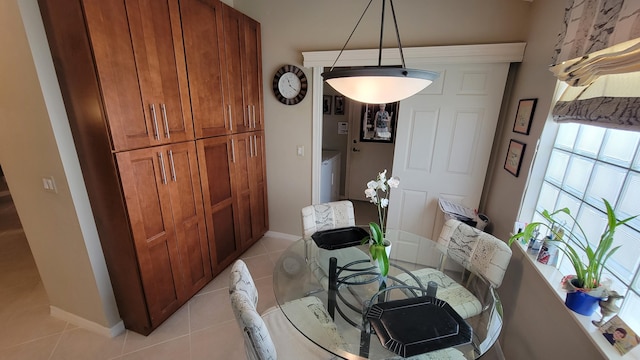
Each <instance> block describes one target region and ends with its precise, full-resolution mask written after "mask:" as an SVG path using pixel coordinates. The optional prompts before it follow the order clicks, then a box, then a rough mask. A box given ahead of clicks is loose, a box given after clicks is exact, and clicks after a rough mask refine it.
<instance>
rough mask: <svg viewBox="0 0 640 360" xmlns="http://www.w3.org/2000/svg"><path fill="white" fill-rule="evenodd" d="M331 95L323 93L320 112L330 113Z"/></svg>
mask: <svg viewBox="0 0 640 360" xmlns="http://www.w3.org/2000/svg"><path fill="white" fill-rule="evenodd" d="M332 99H333V96H331V95H323V96H322V113H323V114H324V115H331V100H332Z"/></svg>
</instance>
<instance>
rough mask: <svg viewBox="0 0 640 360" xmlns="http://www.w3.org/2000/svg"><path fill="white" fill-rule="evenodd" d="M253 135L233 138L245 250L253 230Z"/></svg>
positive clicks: (236, 191)
mask: <svg viewBox="0 0 640 360" xmlns="http://www.w3.org/2000/svg"><path fill="white" fill-rule="evenodd" d="M252 135H253V134H252V133H244V134H238V135H234V136H233V141H234V159H233V172H234V174H235V179H236V184H235V193H236V202H237V204H238V214H237V215H238V221H239V223H238V234H239V236H240V246H241V247H242V248H243V249H244V248H245V247H246V246H248V245H249V244H251V243H252V240H253V234H252V232H253V229H252V227H251V224H252V222H253V219H252V218H251V186H252V185H251V183H252V179H251V178H250V176H251V166H252V163H251V158H252V155H253V151H254V150H253V140H252V139H253V136H252Z"/></svg>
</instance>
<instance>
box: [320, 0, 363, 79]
mask: <svg viewBox="0 0 640 360" xmlns="http://www.w3.org/2000/svg"><path fill="white" fill-rule="evenodd" d="M372 2H373V0H369V3H368V4H367V7H366V8H364V11H363V12H362V15H360V19H358V22H357V23H356V26H354V28H353V30H351V34H349V38H347V41H345V43H344V45H343V46H342V49H340V52H339V53H338V56H337V57H336V61H334V62H333V65H331V69H329V71H332V70H333V68H334V67H335V66H336V64H337V63H338V59H340V55H342V52H343V51H344V49H345V48H346V47H347V44H348V43H349V40H351V37H352V36H353V33H355V32H356V29H357V28H358V25H360V22H361V21H362V18H363V17H364V14H366V13H367V10H369V6H371V3H372Z"/></svg>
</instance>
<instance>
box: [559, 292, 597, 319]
mask: <svg viewBox="0 0 640 360" xmlns="http://www.w3.org/2000/svg"><path fill="white" fill-rule="evenodd" d="M600 300H601V299H600V298H597V297H594V296H591V295H589V294H587V293H586V292H582V291H574V292H570V293H567V297H566V299H565V300H564V303H565V305H567V307H568V308H569V309H571V310H572V311H574V312H577V313H578V314H581V315H586V316H591V315H593V312H594V311H596V309H597V308H598V301H600Z"/></svg>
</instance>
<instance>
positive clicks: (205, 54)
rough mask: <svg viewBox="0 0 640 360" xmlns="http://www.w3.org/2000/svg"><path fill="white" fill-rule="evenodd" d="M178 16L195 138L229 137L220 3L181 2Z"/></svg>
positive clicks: (194, 0) (186, 0)
mask: <svg viewBox="0 0 640 360" xmlns="http://www.w3.org/2000/svg"><path fill="white" fill-rule="evenodd" d="M180 14H181V17H182V33H183V38H184V51H185V58H186V63H187V68H188V69H189V73H188V77H189V79H188V80H189V90H190V93H191V111H192V115H193V121H194V128H195V129H194V130H195V133H196V138H203V137H209V136H217V135H225V134H228V133H230V132H231V125H230V122H229V119H228V116H230V114H228V110H227V109H228V106H227V103H228V101H227V97H228V96H229V95H228V93H226V92H225V91H226V88H225V87H224V86H223V84H224V82H225V81H226V78H225V76H226V66H227V64H226V62H225V52H224V26H223V24H222V9H221V6H220V2H219V1H217V0H181V1H180ZM229 104H230V103H229Z"/></svg>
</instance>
